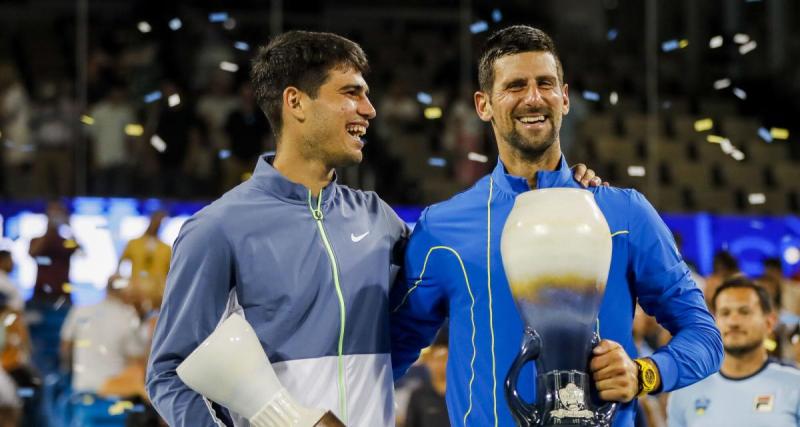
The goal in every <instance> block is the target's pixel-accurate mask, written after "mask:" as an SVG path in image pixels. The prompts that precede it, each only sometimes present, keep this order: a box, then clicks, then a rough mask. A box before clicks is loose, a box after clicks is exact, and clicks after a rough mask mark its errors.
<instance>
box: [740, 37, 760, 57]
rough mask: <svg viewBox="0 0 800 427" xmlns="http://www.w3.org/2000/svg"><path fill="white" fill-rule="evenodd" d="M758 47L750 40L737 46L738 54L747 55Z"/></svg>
mask: <svg viewBox="0 0 800 427" xmlns="http://www.w3.org/2000/svg"><path fill="white" fill-rule="evenodd" d="M757 46H758V43H756V41H755V40H750V41H749V42H747V43H745V44H743V45H741V46H739V53H740V54H741V55H747V54H748V53H749V52H750V51H752V50H753V49H755V48H756V47H757Z"/></svg>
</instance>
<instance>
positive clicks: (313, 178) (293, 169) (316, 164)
mask: <svg viewBox="0 0 800 427" xmlns="http://www.w3.org/2000/svg"><path fill="white" fill-rule="evenodd" d="M293 143H294V141H292V142H291V143H290V142H288V141H284V142H282V143H280V144H279V145H278V149H277V152H276V153H275V160H273V162H272V166H273V167H274V168H275V170H277V171H278V172H280V174H281V175H283V176H284V177H285V178H286V179H288V180H289V181H292V182H295V183H298V184H301V185H303V186H304V187H306V188H308V189H309V190H311V194H314V195H315V196H316V195H318V194H319V192H320V191H321V190H322V189H323V188H325V186H326V185H328V183H330V182H331V179H333V168H332V167H330V166H328V165H326V164H324V163H323V162H322V161H320V160H319V159H311V158H308V157H307V156H304V155H302V153H300V152H299V151H298V150H297V149H293V148H292V147H294V146H296V145H295V144H293Z"/></svg>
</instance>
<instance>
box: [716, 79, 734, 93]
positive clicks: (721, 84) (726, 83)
mask: <svg viewBox="0 0 800 427" xmlns="http://www.w3.org/2000/svg"><path fill="white" fill-rule="evenodd" d="M730 86H731V79H727V78H725V79H719V80H717V81H715V82H714V89H716V90H722V89H725V88H728V87H730Z"/></svg>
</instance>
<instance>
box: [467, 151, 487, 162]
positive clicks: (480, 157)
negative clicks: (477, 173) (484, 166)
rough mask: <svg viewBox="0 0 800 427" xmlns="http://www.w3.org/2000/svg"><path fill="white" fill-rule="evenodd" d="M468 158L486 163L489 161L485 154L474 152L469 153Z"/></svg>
mask: <svg viewBox="0 0 800 427" xmlns="http://www.w3.org/2000/svg"><path fill="white" fill-rule="evenodd" d="M467 158H468V159H470V160H472V161H473V162H480V163H486V162H488V161H489V158H488V157H486V156H485V155H483V154H478V153H473V152H470V153H469V154H467Z"/></svg>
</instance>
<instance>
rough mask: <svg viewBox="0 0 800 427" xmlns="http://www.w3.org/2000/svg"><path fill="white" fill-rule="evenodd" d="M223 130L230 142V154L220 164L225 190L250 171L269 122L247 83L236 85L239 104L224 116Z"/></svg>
mask: <svg viewBox="0 0 800 427" xmlns="http://www.w3.org/2000/svg"><path fill="white" fill-rule="evenodd" d="M225 133H226V134H227V136H228V140H229V141H230V157H228V158H227V159H226V160H225V163H224V165H225V178H224V183H225V189H226V190H228V189H231V188H233V187H235V186H236V185H237V184H239V183H240V182H242V181H243V176H245V174H249V173H250V172H252V171H253V169H254V168H255V166H256V162H257V161H258V156H259V155H260V154H261V153H263V152H264V148H265V147H267V139H268V138H269V135H270V127H269V123H268V122H267V118H266V116H265V115H264V113H263V112H262V111H261V109H260V108H259V107H258V103H257V102H256V98H255V95H254V94H253V88H252V87H251V86H250V83H249V82H245V83H242V85H241V86H239V106H238V108H237V109H236V110H234V111H233V112H232V113H231V114H230V116H228V120H227V121H226V122H225Z"/></svg>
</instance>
